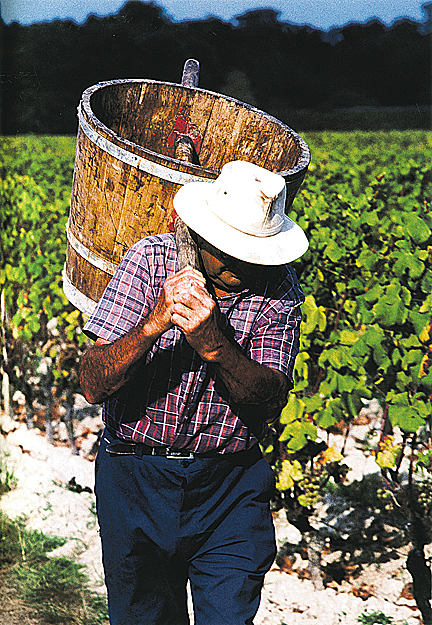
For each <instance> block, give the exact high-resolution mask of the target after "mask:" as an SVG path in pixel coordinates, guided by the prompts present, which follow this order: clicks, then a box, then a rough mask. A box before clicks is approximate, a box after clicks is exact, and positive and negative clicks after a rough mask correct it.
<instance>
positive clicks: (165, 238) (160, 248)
mask: <svg viewBox="0 0 432 625" xmlns="http://www.w3.org/2000/svg"><path fill="white" fill-rule="evenodd" d="M130 251H131V252H132V253H138V254H148V253H149V252H150V251H151V252H156V253H160V254H169V253H175V251H176V247H175V238H174V234H173V233H171V232H167V233H165V234H153V235H151V236H147V237H144V238H143V239H140V240H139V241H137V242H136V243H135V244H134V245H132V247H131V248H130Z"/></svg>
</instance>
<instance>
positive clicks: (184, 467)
mask: <svg viewBox="0 0 432 625" xmlns="http://www.w3.org/2000/svg"><path fill="white" fill-rule="evenodd" d="M181 465H182V467H183V469H187V468H188V466H189V465H190V462H188V461H187V460H182V463H181Z"/></svg>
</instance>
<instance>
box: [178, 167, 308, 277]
mask: <svg viewBox="0 0 432 625" xmlns="http://www.w3.org/2000/svg"><path fill="white" fill-rule="evenodd" d="M285 198H286V189H285V180H284V178H282V176H280V175H279V174H275V173H273V172H270V171H268V170H267V169H263V168H262V167H258V165H254V164H253V163H248V162H246V161H233V162H231V163H226V165H224V166H223V167H222V170H221V173H220V175H219V176H218V178H217V179H216V180H215V181H214V182H211V183H208V182H190V183H188V184H186V185H184V186H183V187H181V188H180V189H179V191H177V193H176V195H175V196H174V200H173V203H174V208H175V210H176V212H177V214H178V215H179V217H180V218H181V219H182V220H183V221H184V222H185V224H186V225H187V226H189V228H191V229H192V230H194V231H195V232H196V233H197V234H199V235H200V236H201V237H203V239H205V240H206V241H207V242H208V243H211V244H212V245H214V246H215V247H216V248H218V249H219V250H221V251H222V252H225V254H229V255H230V256H233V257H234V258H238V259H239V260H243V261H246V262H249V263H255V264H259V265H283V264H285V263H289V262H291V261H293V260H295V259H296V258H299V257H300V256H302V254H304V253H305V252H306V250H307V249H308V246H309V243H308V240H307V238H306V235H305V233H304V232H303V230H302V229H301V228H300V226H299V225H297V224H296V223H294V221H292V219H290V218H289V217H288V216H287V215H285V212H284V209H285Z"/></svg>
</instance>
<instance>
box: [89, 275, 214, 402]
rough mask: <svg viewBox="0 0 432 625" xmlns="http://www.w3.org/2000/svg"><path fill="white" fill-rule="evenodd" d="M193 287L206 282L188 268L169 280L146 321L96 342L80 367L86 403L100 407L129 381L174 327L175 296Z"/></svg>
mask: <svg viewBox="0 0 432 625" xmlns="http://www.w3.org/2000/svg"><path fill="white" fill-rule="evenodd" d="M192 284H195V285H200V286H201V285H202V286H203V285H204V284H205V280H204V277H203V276H202V274H201V273H199V272H198V271H195V270H193V269H191V268H190V267H189V268H185V269H183V270H182V271H179V272H178V273H176V274H175V275H174V276H171V277H169V278H168V279H167V280H166V281H165V283H164V286H163V289H162V293H161V296H160V297H159V299H158V301H157V303H156V306H155V308H154V310H153V311H152V312H151V313H150V314H149V315H148V317H146V318H144V319H142V320H141V321H140V322H139V323H138V324H137V326H135V327H134V328H132V329H131V330H130V331H129V332H127V333H126V334H124V335H123V336H121V337H120V338H118V339H117V340H115V341H113V342H112V343H111V342H108V341H105V340H102V339H98V340H97V341H96V343H95V345H94V346H93V347H91V348H90V349H89V350H88V351H87V352H86V353H85V354H84V356H83V357H82V359H81V363H80V383H81V390H82V392H83V393H84V396H85V398H86V399H87V401H89V402H90V403H92V404H97V403H100V402H102V401H104V400H105V399H107V398H108V397H109V396H110V395H112V394H113V393H115V392H116V391H117V390H118V389H119V388H121V387H122V386H123V385H124V384H126V382H128V380H130V379H131V377H132V376H133V374H134V373H135V371H136V369H137V368H138V366H139V364H140V361H141V359H142V358H143V356H145V355H146V354H147V352H148V351H149V350H150V349H151V348H152V347H153V345H154V343H155V342H156V340H157V339H158V338H159V337H160V336H161V335H162V334H163V333H164V332H166V330H168V329H169V328H171V327H172V326H173V322H172V320H171V316H172V308H173V303H174V294H175V293H176V292H178V291H186V290H188V289H189V288H191V285H192Z"/></svg>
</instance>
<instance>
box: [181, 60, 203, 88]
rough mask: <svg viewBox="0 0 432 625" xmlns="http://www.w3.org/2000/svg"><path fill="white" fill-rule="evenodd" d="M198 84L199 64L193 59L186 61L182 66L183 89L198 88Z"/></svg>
mask: <svg viewBox="0 0 432 625" xmlns="http://www.w3.org/2000/svg"><path fill="white" fill-rule="evenodd" d="M198 83H199V62H198V61H196V60H195V59H188V60H187V61H186V63H185V64H184V66H183V75H182V81H181V84H182V85H183V87H198Z"/></svg>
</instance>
